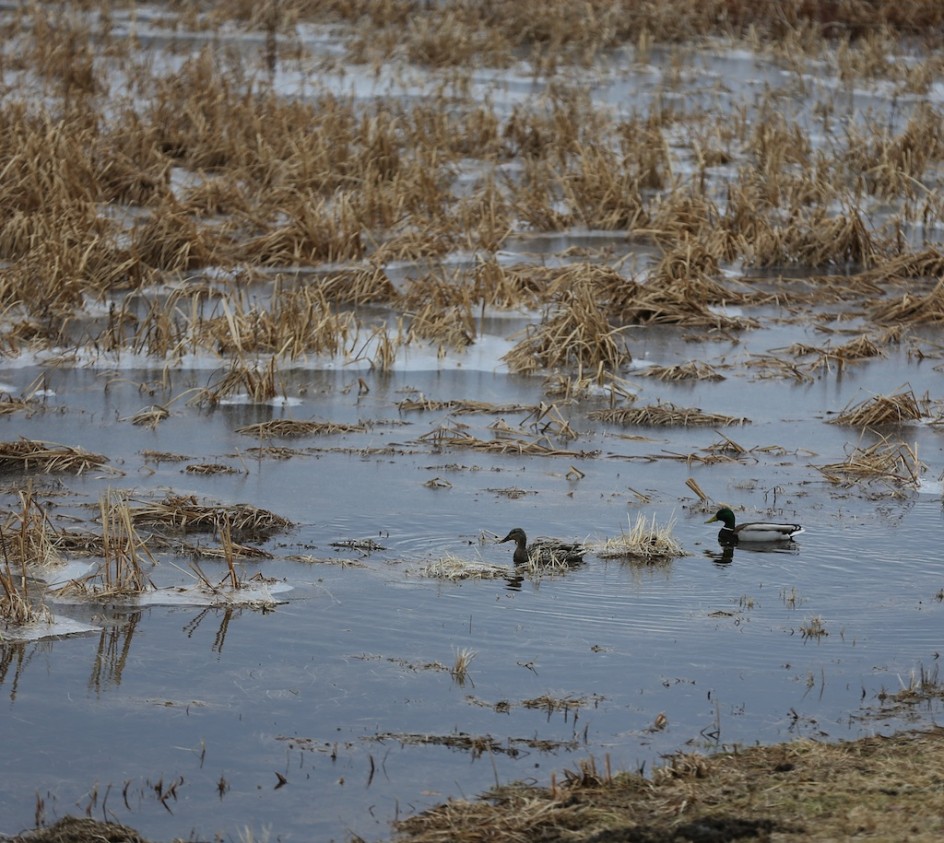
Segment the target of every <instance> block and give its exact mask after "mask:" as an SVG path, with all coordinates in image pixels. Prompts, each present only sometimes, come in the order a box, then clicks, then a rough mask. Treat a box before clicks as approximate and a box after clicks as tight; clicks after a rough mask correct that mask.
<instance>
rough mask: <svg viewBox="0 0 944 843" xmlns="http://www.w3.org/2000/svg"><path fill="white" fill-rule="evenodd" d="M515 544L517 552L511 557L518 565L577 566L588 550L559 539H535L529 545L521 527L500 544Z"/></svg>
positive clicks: (515, 529)
mask: <svg viewBox="0 0 944 843" xmlns="http://www.w3.org/2000/svg"><path fill="white" fill-rule="evenodd" d="M504 542H514V543H515V552H514V555H513V556H512V557H511V558H512V559H514V561H515V564H516V565H535V566H543V565H558V566H561V565H577V564H579V563H580V562H582V561H583V556H584V554H585V553H586V552H587V548H585V547H584V546H583V545H580V544H574V543H568V542H562V541H560V540H559V539H544V538H540V539H535V540H534V541H533V542H531V544H530V545H529V544H528V537H527V536H526V535H525V534H524V530H522V529H521V527H515V528H514V529H513V530H512V531H511V532H510V533H509V534H508V535H507V536H505V538H503V539H502V540H501V541H500V542H499V544H503V543H504Z"/></svg>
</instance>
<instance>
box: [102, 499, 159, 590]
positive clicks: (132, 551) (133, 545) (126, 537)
mask: <svg viewBox="0 0 944 843" xmlns="http://www.w3.org/2000/svg"><path fill="white" fill-rule="evenodd" d="M99 510H100V512H101V519H102V553H103V560H102V570H101V578H102V587H101V592H102V593H105V594H141V593H142V592H144V591H147V590H148V588H153V586H152V584H151V583H150V581H149V580H148V578H147V576H146V575H145V573H144V571H143V569H142V557H146V558H147V559H148V561H150V562H151V563H152V564H154V562H155V560H154V557H152V556H151V554H150V551H149V550H148V549H147V545H146V544H145V542H144V540H143V539H142V538H141V537H140V536H139V535H138V532H137V530H136V529H135V527H134V523H133V516H132V513H131V508H130V507H129V506H128V501H127V500H126V499H125V498H124V496H123V495H121V494H120V493H117V492H112V491H111V490H109V491H108V492H106V493H105V494H103V495H102V496H101V498H100V499H99Z"/></svg>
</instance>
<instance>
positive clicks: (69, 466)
mask: <svg viewBox="0 0 944 843" xmlns="http://www.w3.org/2000/svg"><path fill="white" fill-rule="evenodd" d="M107 463H108V458H107V457H104V456H101V455H99V454H92V453H89V452H88V451H86V450H84V449H82V448H74V447H69V446H68V445H57V444H54V443H51V442H39V441H36V440H32V439H26V438H25V437H24V438H22V439H18V440H17V441H15V442H0V471H30V470H32V471H42V472H43V473H45V474H51V473H52V472H54V471H66V472H70V473H72V474H82V473H83V472H85V471H88V470H89V469H90V468H104V467H105V466H106V465H107Z"/></svg>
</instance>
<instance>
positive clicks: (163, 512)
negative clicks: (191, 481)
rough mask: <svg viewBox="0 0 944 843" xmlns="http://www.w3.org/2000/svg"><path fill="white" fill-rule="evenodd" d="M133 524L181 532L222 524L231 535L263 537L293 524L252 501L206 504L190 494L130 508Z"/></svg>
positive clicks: (206, 529)
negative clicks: (251, 502) (249, 502)
mask: <svg viewBox="0 0 944 843" xmlns="http://www.w3.org/2000/svg"><path fill="white" fill-rule="evenodd" d="M130 517H131V519H132V521H133V523H135V524H147V525H149V526H154V527H162V528H164V529H170V530H174V531H181V532H193V531H196V532H218V531H219V530H220V529H221V528H222V527H223V526H224V525H226V527H227V528H228V529H229V530H230V532H231V533H232V535H234V536H241V537H243V538H251V539H264V538H268V537H269V535H271V534H272V533H274V532H277V531H279V530H285V529H288V528H289V527H291V526H292V522H291V521H289V520H288V519H287V518H282V517H281V516H279V515H276V514H275V513H273V512H269V511H268V510H265V509H260V508H259V507H255V506H253V505H251V504H245V503H240V504H231V505H229V506H227V505H224V504H217V505H206V504H200V503H198V502H197V499H196V497H195V496H193V495H187V496H182V495H168V496H167V497H166V498H165V499H164V500H163V501H159V502H155V503H150V504H145V505H142V506H137V507H132V508H130Z"/></svg>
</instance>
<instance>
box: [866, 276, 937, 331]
mask: <svg viewBox="0 0 944 843" xmlns="http://www.w3.org/2000/svg"><path fill="white" fill-rule="evenodd" d="M942 272H944V269H942ZM870 315H871V317H872V319H874V320H875V321H876V322H878V323H880V324H884V325H940V324H941V323H944V279H941V280H940V281H938V282H937V284H935V285H934V289H933V290H931V291H930V292H929V293H926V294H925V295H915V294H914V293H911V292H906V293H903V294H902V295H901V297H900V298H895V299H891V300H888V301H883V302H881V303H880V304H877V305H875V306H874V307H872V309H871V314H870Z"/></svg>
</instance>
